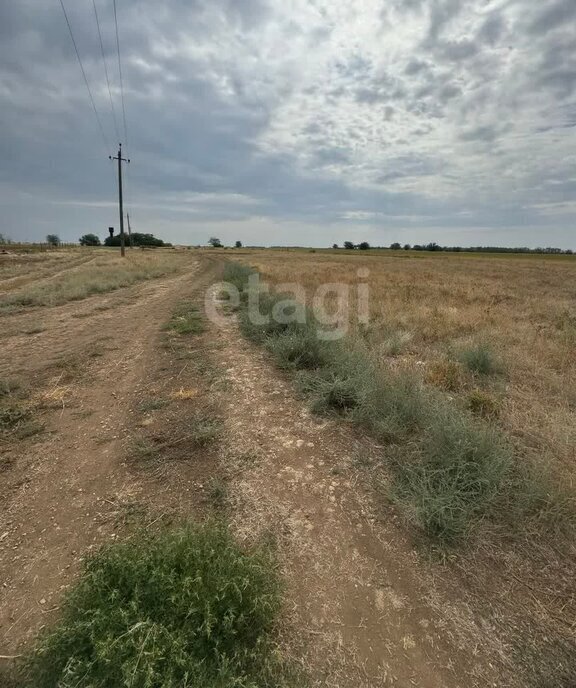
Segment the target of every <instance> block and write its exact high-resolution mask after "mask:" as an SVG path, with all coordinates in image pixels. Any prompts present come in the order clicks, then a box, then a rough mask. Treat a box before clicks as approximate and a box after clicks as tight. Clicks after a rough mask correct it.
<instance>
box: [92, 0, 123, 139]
mask: <svg viewBox="0 0 576 688" xmlns="http://www.w3.org/2000/svg"><path fill="white" fill-rule="evenodd" d="M92 5H93V7H94V17H95V18H96V26H97V28H98V38H99V39H100V52H101V53H102V62H103V64H104V73H105V74H106V85H107V86H108V95H109V96H110V109H111V110H112V119H113V120H114V131H115V132H116V138H117V139H119V138H120V132H119V131H118V122H117V120H116V110H115V108H114V101H113V100H112V91H111V90H110V79H109V77H108V66H107V64H106V57H105V55H104V44H103V42H102V32H101V31H100V20H99V18H98V10H97V9H96V0H92Z"/></svg>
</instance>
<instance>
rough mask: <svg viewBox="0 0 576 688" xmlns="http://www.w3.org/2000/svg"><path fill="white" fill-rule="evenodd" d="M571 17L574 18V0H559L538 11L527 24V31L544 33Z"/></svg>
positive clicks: (575, 5)
mask: <svg viewBox="0 0 576 688" xmlns="http://www.w3.org/2000/svg"><path fill="white" fill-rule="evenodd" d="M572 19H576V3H575V2H574V0H560V1H559V2H555V3H553V4H552V5H551V6H549V7H546V8H545V9H543V10H541V11H540V12H538V14H537V15H536V17H535V18H534V19H533V20H532V22H531V23H530V25H529V26H528V33H530V34H545V33H547V32H548V31H551V30H552V29H556V28H557V27H559V26H562V25H563V24H565V23H566V22H568V21H570V20H572Z"/></svg>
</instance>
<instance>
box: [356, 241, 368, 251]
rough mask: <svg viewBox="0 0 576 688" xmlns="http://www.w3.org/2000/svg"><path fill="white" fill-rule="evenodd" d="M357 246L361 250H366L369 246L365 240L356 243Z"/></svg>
mask: <svg viewBox="0 0 576 688" xmlns="http://www.w3.org/2000/svg"><path fill="white" fill-rule="evenodd" d="M358 248H359V249H360V250H361V251H367V250H368V249H369V248H370V244H369V243H368V242H367V241H362V242H361V243H359V244H358Z"/></svg>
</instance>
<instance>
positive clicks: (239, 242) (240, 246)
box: [234, 241, 242, 248]
mask: <svg viewBox="0 0 576 688" xmlns="http://www.w3.org/2000/svg"><path fill="white" fill-rule="evenodd" d="M234 247H235V248H242V242H241V241H237V242H236V243H235V244H234Z"/></svg>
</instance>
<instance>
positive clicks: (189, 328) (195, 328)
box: [166, 302, 205, 335]
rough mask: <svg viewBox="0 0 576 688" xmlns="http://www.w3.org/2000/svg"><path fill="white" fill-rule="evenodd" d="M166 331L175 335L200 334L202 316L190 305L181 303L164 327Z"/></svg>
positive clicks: (202, 329) (202, 326) (202, 324)
mask: <svg viewBox="0 0 576 688" xmlns="http://www.w3.org/2000/svg"><path fill="white" fill-rule="evenodd" d="M166 329H167V330H171V331H172V332H175V333H176V334H180V335H185V334H202V332H204V329H205V328H204V323H203V321H202V315H201V314H200V313H199V312H198V309H197V308H196V306H195V305H194V304H192V303H188V302H184V303H181V304H180V305H179V306H178V307H177V308H176V310H175V311H174V313H173V315H172V318H171V320H170V322H169V323H168V324H167V325H166Z"/></svg>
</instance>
